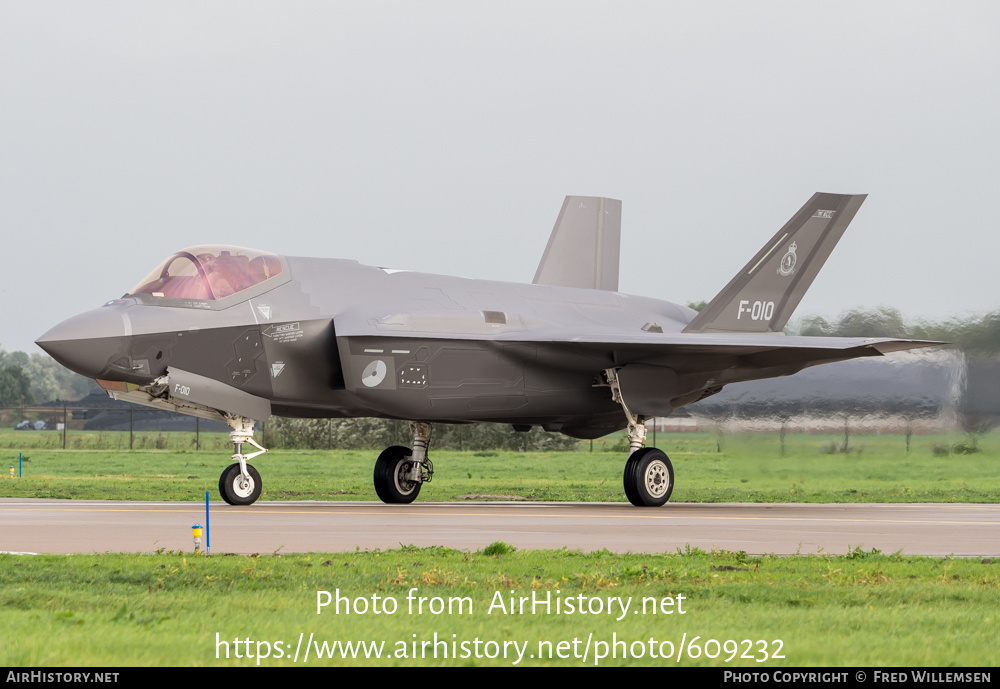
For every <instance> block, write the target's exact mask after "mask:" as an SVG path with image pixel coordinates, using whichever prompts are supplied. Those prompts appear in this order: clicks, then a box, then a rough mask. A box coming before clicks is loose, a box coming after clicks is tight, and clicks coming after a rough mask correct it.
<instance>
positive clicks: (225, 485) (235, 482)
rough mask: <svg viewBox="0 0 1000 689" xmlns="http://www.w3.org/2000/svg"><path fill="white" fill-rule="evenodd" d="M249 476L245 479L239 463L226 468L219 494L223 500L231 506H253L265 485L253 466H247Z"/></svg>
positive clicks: (220, 482) (221, 477)
mask: <svg viewBox="0 0 1000 689" xmlns="http://www.w3.org/2000/svg"><path fill="white" fill-rule="evenodd" d="M247 474H249V479H244V478H243V474H242V473H241V472H240V463H239V462H234V463H232V464H230V465H229V466H228V467H226V470H225V471H223V472H222V476H220V477H219V493H220V494H221V495H222V499H223V500H225V501H226V502H228V503H229V504H230V505H252V504H253V503H255V502H256V501H257V498H259V497H260V491H261V488H263V487H264V484H263V483H262V482H261V480H260V474H259V473H258V472H257V470H256V469H254V468H253V465H251V464H247Z"/></svg>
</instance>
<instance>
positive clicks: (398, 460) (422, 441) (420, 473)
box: [374, 421, 434, 504]
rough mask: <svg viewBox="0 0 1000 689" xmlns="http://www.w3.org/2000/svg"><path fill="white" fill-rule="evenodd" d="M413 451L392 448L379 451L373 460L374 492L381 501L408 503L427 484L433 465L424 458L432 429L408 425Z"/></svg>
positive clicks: (432, 473) (416, 423)
mask: <svg viewBox="0 0 1000 689" xmlns="http://www.w3.org/2000/svg"><path fill="white" fill-rule="evenodd" d="M410 430H411V431H412V432H413V450H410V448H408V447H400V446H399V445H394V446H392V447H387V448H386V449H385V450H383V451H382V454H380V455H379V456H378V459H377V460H376V461H375V475H374V479H375V492H376V493H378V497H379V499H380V500H381V501H382V502H386V503H390V504H391V503H410V502H413V501H414V500H415V499H416V497H417V495H418V494H419V493H420V486H421V485H423V484H424V483H430V481H431V478H433V476H434V465H433V464H432V463H431V460H430V459H428V458H427V448H428V446H429V445H430V441H431V426H430V424H427V423H421V422H417V421H411V422H410Z"/></svg>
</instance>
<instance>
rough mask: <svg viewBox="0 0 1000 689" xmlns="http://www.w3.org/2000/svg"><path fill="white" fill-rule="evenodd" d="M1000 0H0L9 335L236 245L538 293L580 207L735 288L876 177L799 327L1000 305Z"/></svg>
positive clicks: (636, 250)
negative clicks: (805, 214) (546, 260)
mask: <svg viewBox="0 0 1000 689" xmlns="http://www.w3.org/2000/svg"><path fill="white" fill-rule="evenodd" d="M998 129H1000V4H997V3H995V2H961V1H959V2H950V3H942V2H934V3H930V2H912V1H909V2H870V1H865V2H856V3H850V2H842V1H838V2H825V3H810V2H801V1H800V0H799V1H795V2H685V3H670V2H648V3H647V2H580V1H573V2H537V1H534V2H523V3H521V2H517V3H515V2H492V3H486V2H467V1H466V2H427V1H421V2H398V3H397V2H357V3H339V2H288V1H283V2H280V3H279V2H268V3H263V2H249V1H247V0H240V1H239V2H205V1H203V0H199V1H198V2H169V3H165V2H146V3H143V2H134V1H131V0H130V1H129V2H86V3H81V2H44V3H40V2H29V1H24V2H15V1H13V0H2V1H0V227H2V231H3V245H2V246H3V257H4V261H3V266H4V269H3V271H0V303H2V304H3V315H4V317H3V320H2V326H0V346H2V347H3V348H5V349H7V350H13V349H23V350H26V351H39V350H38V349H37V348H36V347H35V346H34V345H33V344H32V342H33V340H34V339H35V338H36V337H38V336H39V335H41V334H42V333H43V332H44V331H46V330H47V329H48V328H49V327H51V326H52V325H54V324H55V323H56V322H58V321H60V320H62V319H64V318H67V317H69V316H71V315H73V314H75V313H78V312H81V311H84V310H86V309H89V308H93V307H96V306H99V305H100V304H102V303H103V302H105V301H107V300H108V299H112V298H115V297H118V296H120V295H121V294H122V293H123V292H125V291H127V290H128V289H130V288H131V287H132V286H133V285H134V284H135V283H136V282H138V281H139V280H140V278H142V277H143V276H144V275H145V274H146V273H147V272H149V271H150V270H151V269H152V268H153V267H154V266H155V265H156V264H157V263H158V262H159V261H161V260H162V259H163V258H165V257H166V256H167V255H169V254H170V253H172V252H174V251H176V250H177V249H180V248H182V247H185V246H189V245H193V244H207V243H229V244H237V245H242V246H249V247H254V248H259V249H266V250H271V251H274V252H278V253H285V254H291V255H316V256H330V257H339V258H354V259H358V260H360V261H361V262H363V263H368V264H374V265H381V266H388V267H394V268H408V269H413V270H421V271H426V272H432V273H447V274H458V275H464V276H467V277H481V278H490V279H498V280H508V281H520V282H530V281H531V278H532V276H533V275H534V271H535V268H536V265H537V263H538V259H539V258H540V256H541V254H542V250H543V249H544V247H545V243H546V241H547V239H548V234H549V232H550V231H551V228H552V224H553V222H554V221H555V217H556V214H557V213H558V211H559V207H560V205H561V203H562V199H563V197H564V196H565V195H567V194H581V195H595V196H610V197H614V198H618V199H621V200H622V201H623V221H622V266H621V280H620V286H621V290H622V291H623V292H628V293H633V294H642V295H647V296H653V297H658V298H662V299H667V300H669V301H675V302H680V303H687V302H689V301H696V300H702V299H710V298H711V297H713V296H714V295H715V294H716V293H717V292H718V291H719V290H720V289H721V288H722V287H723V286H724V285H725V284H726V282H728V280H729V279H730V278H731V277H732V276H733V275H734V274H735V273H736V271H737V270H739V269H740V268H741V267H742V265H743V264H744V263H745V262H746V261H747V260H748V259H749V258H750V257H751V256H752V255H753V254H754V252H755V251H756V250H757V249H758V248H760V246H761V245H763V243H764V242H765V241H766V240H767V239H768V238H769V237H770V236H771V235H772V234H773V233H774V232H775V231H776V230H777V229H778V227H780V226H781V225H782V224H783V223H784V222H785V221H786V220H788V218H789V217H791V215H792V214H793V213H794V212H795V211H796V210H798V208H799V207H800V206H801V205H802V204H803V203H804V202H805V201H806V199H808V198H809V196H810V195H811V194H812V193H813V192H816V191H829V192H839V193H868V194H869V195H870V196H869V198H868V200H867V201H866V202H865V204H864V205H863V206H862V208H861V210H860V212H859V213H858V215H857V217H856V218H855V220H854V222H853V224H852V225H851V227H850V228H849V229H848V231H847V233H846V234H845V235H844V239H843V240H842V241H841V243H840V245H839V246H838V247H837V249H836V250H835V251H834V253H833V255H832V256H831V258H830V260H829V261H828V263H827V265H826V267H825V268H824V270H823V271H822V272H821V273H820V275H819V277H818V278H817V279H816V281H815V283H814V284H813V287H812V289H811V290H810V292H809V293H808V294H807V295H806V297H805V298H804V299H803V301H802V303H801V305H800V306H799V309H798V311H797V313H796V316H797V317H801V316H803V315H806V314H820V315H824V316H827V317H835V316H836V315H837V314H838V313H840V311H841V310H843V309H846V308H850V307H855V306H859V305H864V306H878V305H888V306H894V307H897V308H899V309H901V310H902V311H903V313H904V315H905V316H906V317H908V318H911V319H912V318H918V317H929V318H937V319H940V318H947V317H950V316H957V315H963V314H968V313H983V312H986V311H989V310H993V309H996V308H998V307H1000V294H998V289H997V285H998V279H997V274H998V271H997V263H998V258H1000V232H998V227H997V220H996V213H994V211H995V210H997V209H998V208H1000V203H998V195H1000V134H998Z"/></svg>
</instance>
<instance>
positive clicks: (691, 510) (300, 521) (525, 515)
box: [0, 498, 1000, 557]
mask: <svg viewBox="0 0 1000 689" xmlns="http://www.w3.org/2000/svg"><path fill="white" fill-rule="evenodd" d="M195 523H201V524H202V525H204V524H205V505H204V503H192V502H186V503H178V502H170V503H168V502H160V503H156V502H120V501H106V502H104V501H90V500H79V501H78V500H72V501H70V500H24V499H17V498H3V499H0V551H6V552H33V553H94V552H98V553H100V552H153V551H156V550H158V549H160V548H163V549H166V550H178V551H190V550H192V547H193V546H192V543H193V542H192V536H191V526H192V525H193V524H195ZM210 525H211V533H210V538H211V547H212V552H214V553H227V552H231V553H272V552H285V553H290V552H317V551H345V550H355V549H356V548H361V549H363V550H364V549H375V548H379V549H386V548H398V547H400V546H401V545H416V546H421V547H424V546H447V547H450V548H456V549H468V550H477V549H479V548H482V547H483V546H486V545H488V544H489V543H492V542H493V541H506V542H507V543H510V544H512V545H514V546H516V547H518V548H563V547H566V548H570V549H580V550H583V551H592V550H600V549H602V548H607V549H608V550H611V551H615V552H674V551H676V550H677V549H678V548H680V549H684V548H685V547H687V546H689V545H690V546H691V547H698V548H702V549H704V550H709V549H712V548H718V549H720V550H734V551H735V550H743V551H746V552H748V553H755V554H759V553H774V554H779V555H790V554H795V553H802V554H807V553H816V552H824V553H831V554H844V553H846V552H848V550H849V549H851V548H863V549H864V550H871V549H872V548H877V549H879V550H881V551H882V552H883V553H893V552H896V551H902V552H903V553H905V554H910V555H935V556H945V555H950V554H953V555H956V556H961V557H973V556H982V557H986V556H989V557H993V556H997V555H1000V505H982V504H964V503H963V504H880V505H871V504H823V505H816V504H705V503H700V504H694V503H671V504H668V505H666V506H665V507H661V508H654V509H638V508H635V507H631V506H629V505H624V504H613V503H499V502H492V503H415V504H412V505H384V504H381V503H374V502H312V501H303V502H258V503H257V504H255V505H253V506H250V507H232V506H229V505H225V504H223V503H212V505H211V509H210Z"/></svg>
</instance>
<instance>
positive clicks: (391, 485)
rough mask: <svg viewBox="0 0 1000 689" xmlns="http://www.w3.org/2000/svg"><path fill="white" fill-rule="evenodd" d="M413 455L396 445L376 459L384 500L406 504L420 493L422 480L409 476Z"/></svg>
mask: <svg viewBox="0 0 1000 689" xmlns="http://www.w3.org/2000/svg"><path fill="white" fill-rule="evenodd" d="M411 455H412V452H411V451H410V448H408V447H400V446H399V445H394V446H392V447H387V448H386V449H385V450H383V451H382V454H380V455H379V456H378V459H377V460H375V492H376V493H378V497H379V499H380V500H381V501H382V502H387V503H400V504H406V503H410V502H413V501H414V500H415V499H416V497H417V495H418V494H419V493H420V485H421V483H420V481H413V480H411V479H410V478H409V476H410V473H411V472H412V470H413V457H412V456H411ZM247 468H248V469H249V468H250V467H247Z"/></svg>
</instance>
